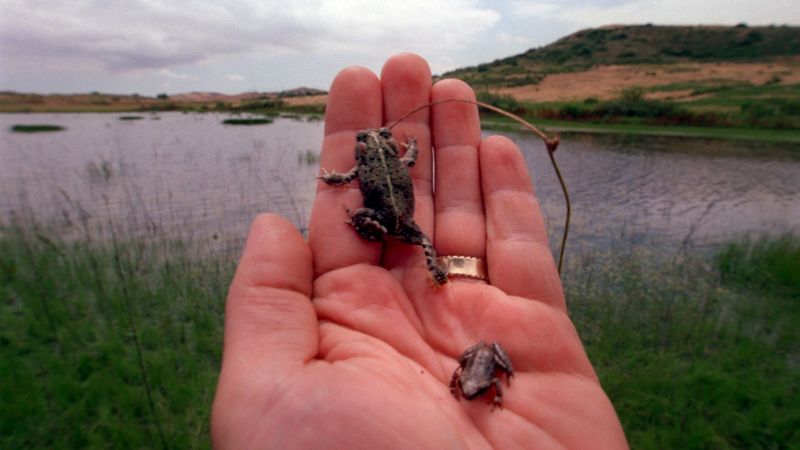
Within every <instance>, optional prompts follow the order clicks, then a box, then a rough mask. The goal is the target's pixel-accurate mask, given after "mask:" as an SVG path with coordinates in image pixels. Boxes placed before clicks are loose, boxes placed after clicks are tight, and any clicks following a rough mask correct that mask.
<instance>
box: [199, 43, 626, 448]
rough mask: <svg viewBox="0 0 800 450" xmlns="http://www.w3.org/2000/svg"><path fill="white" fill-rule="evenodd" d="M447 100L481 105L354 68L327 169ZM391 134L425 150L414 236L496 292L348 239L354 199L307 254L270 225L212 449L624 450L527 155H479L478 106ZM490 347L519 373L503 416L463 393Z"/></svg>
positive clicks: (426, 75)
mask: <svg viewBox="0 0 800 450" xmlns="http://www.w3.org/2000/svg"><path fill="white" fill-rule="evenodd" d="M446 98H461V99H474V93H473V92H472V90H471V89H470V88H469V87H468V86H467V85H466V84H464V83H462V82H460V81H457V80H443V81H440V82H438V83H436V84H435V85H433V86H431V74H430V70H429V68H428V66H427V63H426V62H425V61H424V60H423V59H422V58H420V57H418V56H416V55H411V54H401V55H396V56H394V57H392V58H390V59H389V60H388V61H387V62H386V64H385V65H384V67H383V70H382V73H381V77H380V79H378V77H376V76H375V75H374V74H373V73H371V72H370V71H368V70H367V69H364V68H348V69H345V70H343V71H342V72H340V73H339V75H338V76H337V78H336V79H335V81H334V82H333V85H332V87H331V90H330V94H329V98H328V105H327V110H326V119H325V139H324V143H323V148H322V157H321V165H322V167H324V168H326V169H332V170H336V171H340V172H344V171H347V170H348V169H349V168H350V167H352V165H353V147H354V142H355V134H356V132H357V131H359V130H362V129H365V128H378V127H380V126H382V125H384V124H388V123H390V122H392V121H393V120H395V119H397V118H398V117H400V116H401V115H403V114H405V113H406V112H408V111H411V110H412V109H414V108H416V107H418V106H420V105H423V104H425V103H428V102H430V101H436V100H441V99H446ZM393 134H394V136H395V137H396V138H397V140H398V141H399V142H405V141H406V137H407V136H414V137H416V139H417V142H418V143H419V147H420V154H419V157H418V159H417V164H416V165H415V167H414V168H412V169H411V174H412V178H413V182H414V192H415V196H416V213H415V220H416V221H417V223H418V224H419V225H420V227H421V228H422V230H423V231H424V232H425V233H426V234H427V235H428V236H431V237H432V239H433V242H434V244H435V247H436V249H437V251H438V252H439V254H440V255H463V256H472V257H477V258H482V259H484V260H485V261H486V264H487V267H488V277H489V282H485V281H480V280H468V279H463V278H452V279H451V282H450V283H447V284H445V285H444V286H442V287H439V288H433V287H432V283H431V279H430V275H429V273H428V271H427V269H426V267H425V259H424V257H423V255H422V250H421V249H420V247H418V246H411V245H408V244H404V243H401V242H398V241H395V240H392V239H390V240H389V241H388V242H385V243H381V242H367V241H365V240H362V239H361V238H360V237H359V236H358V235H357V234H356V233H355V232H354V231H353V229H352V228H351V227H350V226H349V225H348V224H347V223H346V220H347V218H348V216H347V212H346V210H347V209H348V208H349V209H351V210H355V209H357V208H358V207H360V206H361V202H362V197H361V193H360V192H359V190H358V188H357V184H356V183H352V185H350V186H346V187H331V186H327V185H324V184H323V183H320V184H319V186H318V191H317V196H316V200H315V203H314V207H313V212H312V216H311V224H310V230H309V240H308V242H306V241H304V240H303V238H302V237H301V235H300V233H299V232H298V231H297V230H295V229H294V227H292V225H291V224H289V223H288V222H287V221H286V220H285V219H283V218H281V217H279V216H275V215H262V216H260V217H259V218H257V219H256V221H255V222H254V223H253V226H252V228H251V231H250V235H249V237H248V240H247V244H246V245H245V249H244V253H243V255H242V258H241V261H240V263H239V267H238V269H237V271H236V275H235V277H234V280H233V282H232V284H231V288H230V292H229V294H228V299H227V305H226V318H225V344H224V356H223V364H222V372H221V374H220V379H219V385H218V388H217V394H216V398H215V400H214V406H213V411H212V440H213V443H214V446H215V447H216V448H219V449H244V448H320V447H325V448H489V447H497V448H592V449H600V448H626V447H627V444H626V441H625V436H624V434H623V432H622V428H621V426H620V423H619V420H618V419H617V416H616V413H615V412H614V409H613V407H612V405H611V403H610V402H609V400H608V398H607V397H606V395H605V393H604V392H603V390H602V388H601V386H600V384H599V381H598V379H597V376H596V375H595V372H594V369H593V368H592V365H591V363H590V362H589V360H588V358H587V356H586V353H585V351H584V349H583V346H582V344H581V342H580V339H579V337H578V335H577V333H576V331H575V329H574V326H573V325H572V322H571V321H570V319H569V317H568V316H567V312H566V305H565V301H564V294H563V291H562V287H561V281H560V278H559V276H558V273H557V271H556V267H555V264H554V262H553V258H552V255H551V253H550V250H549V246H548V241H547V236H546V231H545V227H544V224H543V221H542V218H541V214H540V211H539V205H538V202H537V200H536V197H535V196H534V193H533V187H532V185H531V181H530V177H529V175H528V171H527V168H526V165H525V162H524V160H523V158H522V155H521V153H520V152H519V150H518V149H517V148H516V146H515V145H514V144H513V143H512V142H511V141H510V140H508V139H506V138H502V137H489V138H486V139H481V134H480V123H479V118H478V113H477V109H476V108H475V106H473V105H470V104H466V103H443V104H437V105H434V106H432V107H431V108H429V109H423V110H420V111H419V112H418V113H415V114H414V115H412V116H410V117H409V118H407V119H405V120H404V121H403V122H401V123H400V124H398V125H397V126H396V127H394V129H393ZM431 146H433V148H434V149H435V152H432V151H431ZM434 160H435V161H434ZM434 168H435V170H434ZM434 175H435V190H434V181H433V180H434ZM479 341H487V342H493V341H497V342H500V343H501V345H502V346H503V348H504V349H505V350H506V351H507V353H508V355H509V357H510V360H511V361H512V363H513V365H514V369H515V373H514V379H513V381H512V382H511V387H510V388H506V389H505V390H504V391H505V392H504V393H505V395H504V397H503V405H502V408H496V409H493V408H492V405H491V404H487V400H483V399H481V398H479V399H476V400H473V401H465V400H461V401H459V400H457V399H456V398H454V397H453V396H452V395H451V393H450V390H449V382H450V378H451V375H452V373H453V371H454V370H455V369H456V367H457V366H458V358H459V356H460V355H461V353H462V352H463V351H464V350H466V349H467V348H468V347H470V346H472V345H474V344H476V343H477V342H479ZM488 401H491V396H489V398H488Z"/></svg>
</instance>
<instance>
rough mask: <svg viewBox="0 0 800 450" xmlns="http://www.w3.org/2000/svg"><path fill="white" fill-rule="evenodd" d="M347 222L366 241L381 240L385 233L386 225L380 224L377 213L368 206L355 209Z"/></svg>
mask: <svg viewBox="0 0 800 450" xmlns="http://www.w3.org/2000/svg"><path fill="white" fill-rule="evenodd" d="M347 212H348V213H349V212H350V211H349V210H348V211H347ZM347 223H349V224H350V225H352V226H353V228H354V229H355V230H356V232H357V233H358V234H359V236H361V237H362V238H364V239H366V240H368V241H382V240H383V239H384V237H385V236H386V233H387V230H386V227H384V226H383V225H381V222H380V217H378V213H376V212H375V210H373V209H370V208H359V209H357V210H356V212H354V213H353V214H350V220H348V221H347Z"/></svg>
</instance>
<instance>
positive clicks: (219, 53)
mask: <svg viewBox="0 0 800 450" xmlns="http://www.w3.org/2000/svg"><path fill="white" fill-rule="evenodd" d="M46 3H49V2H30V1H28V0H0V9H2V10H3V15H2V18H0V40H2V42H3V53H4V59H5V58H12V59H13V58H18V59H26V60H28V61H30V60H37V59H39V60H42V61H46V60H48V59H51V58H53V57H57V58H58V59H61V60H65V61H67V62H71V63H72V64H74V65H79V66H87V67H88V66H92V67H97V66H100V67H104V68H105V69H106V70H109V71H112V72H127V71H136V70H148V69H156V70H159V69H164V68H170V67H177V66H183V65H192V64H196V63H199V62H207V61H211V60H215V59H218V58H222V57H227V56H230V55H237V54H248V53H252V54H256V53H257V54H261V55H263V54H276V53H286V52H289V53H302V54H314V53H315V52H316V53H317V54H324V53H325V52H329V51H334V50H338V51H342V50H350V51H356V52H379V53H381V54H383V55H385V54H386V50H387V47H392V46H398V45H399V46H404V47H406V48H410V49H415V48H417V49H418V48H426V47H429V46H431V45H434V43H435V46H436V47H437V48H440V49H442V50H447V49H453V48H458V47H460V46H465V45H467V44H468V43H469V42H470V40H472V39H475V38H477V37H478V36H479V35H480V34H481V33H482V32H484V31H486V30H487V29H489V28H491V27H492V26H494V25H495V24H496V23H497V22H498V21H499V20H500V15H499V14H498V13H496V12H494V11H492V10H491V9H487V8H482V7H480V6H479V5H478V3H477V2H475V1H472V0H444V1H441V2H430V1H424V0H407V1H405V2H403V3H402V4H399V3H396V4H393V3H386V4H380V3H378V2H370V1H365V0H316V1H310V2H301V3H295V4H287V2H284V1H277V0H247V1H238V2H233V1H228V2H218V1H212V0H195V1H188V0H173V1H156V0H150V1H147V0H127V1H114V2H109V1H104V0H94V1H92V0H87V1H82V2H77V1H74V2H58V3H56V4H46ZM167 76H170V75H167Z"/></svg>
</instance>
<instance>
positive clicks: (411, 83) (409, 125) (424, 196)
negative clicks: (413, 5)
mask: <svg viewBox="0 0 800 450" xmlns="http://www.w3.org/2000/svg"><path fill="white" fill-rule="evenodd" d="M381 88H382V89H383V110H384V119H385V123H386V124H387V125H390V124H393V123H394V122H395V121H396V120H398V119H400V118H401V117H403V116H404V115H405V114H407V113H408V112H410V111H412V110H414V109H416V108H418V107H420V106H423V105H426V104H427V103H428V102H429V101H430V91H431V70H430V68H429V67H428V63H427V62H425V60H424V59H422V58H421V57H419V56H417V55H414V54H411V53H401V54H399V55H395V56H393V57H391V58H389V60H388V61H386V64H384V66H383V70H382V71H381ZM429 116H430V114H429V111H428V108H423V109H421V110H420V111H418V112H416V113H414V114H412V115H411V116H408V117H405V118H403V120H402V121H400V122H398V123H397V124H396V125H395V126H394V127H393V128H392V135H393V136H394V138H395V140H397V142H398V144H401V147H402V144H404V143H407V142H408V140H409V138H415V139H416V141H417V146H418V151H419V153H418V155H417V160H416V163H415V164H414V166H413V167H411V168H409V170H410V172H411V179H412V182H413V184H414V201H415V210H414V219H415V221H416V222H417V224H418V225H419V226H420V228H421V229H422V231H423V232H424V233H425V234H427V235H428V236H430V235H431V233H432V232H433V196H432V178H431V177H432V173H431V172H432V165H433V162H432V159H431V144H430V142H431V138H430V136H431V133H430V126H429V123H428V117H429ZM415 252H418V249H417V248H415V247H411V246H409V245H408V244H405V243H401V242H397V241H392V240H390V241H389V243H388V246H387V251H386V253H385V255H384V263H385V264H386V266H387V267H392V266H396V265H399V264H403V263H405V262H408V263H410V264H412V265H416V264H414V263H415V262H416V263H419V264H421V263H422V259H418V260H417V259H413V260H412V259H409V255H410V254H415Z"/></svg>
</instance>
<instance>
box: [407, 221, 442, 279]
mask: <svg viewBox="0 0 800 450" xmlns="http://www.w3.org/2000/svg"><path fill="white" fill-rule="evenodd" d="M398 237H399V238H400V239H401V240H403V241H404V242H408V243H409V244H416V245H421V246H422V250H423V251H424V252H425V265H426V266H427V267H428V271H429V272H430V273H431V277H433V281H434V282H435V283H436V285H437V286H441V285H443V284H445V283H447V272H446V271H445V270H444V269H443V268H442V267H441V266H439V264H438V263H437V262H436V250H435V249H434V248H433V243H432V242H431V240H430V238H428V236H426V235H425V233H423V232H422V230H420V229H419V226H418V225H417V224H416V223H415V222H414V221H413V220H408V221H406V222H405V223H404V224H403V229H402V230H401V233H400V234H399V236H398Z"/></svg>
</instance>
